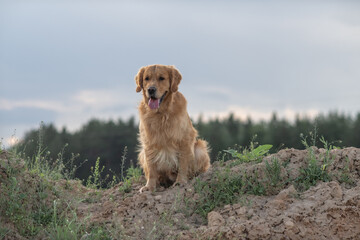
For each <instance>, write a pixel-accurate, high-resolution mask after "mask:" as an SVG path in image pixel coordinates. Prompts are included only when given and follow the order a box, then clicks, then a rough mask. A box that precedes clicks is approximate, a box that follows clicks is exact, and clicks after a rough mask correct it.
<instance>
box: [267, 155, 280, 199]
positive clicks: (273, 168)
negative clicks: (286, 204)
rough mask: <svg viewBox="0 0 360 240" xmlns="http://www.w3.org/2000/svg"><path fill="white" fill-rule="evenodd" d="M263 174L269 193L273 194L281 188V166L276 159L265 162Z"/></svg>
mask: <svg viewBox="0 0 360 240" xmlns="http://www.w3.org/2000/svg"><path fill="white" fill-rule="evenodd" d="M265 174H266V179H267V181H266V182H267V185H268V188H269V190H270V191H272V192H274V191H276V189H277V188H279V187H281V180H282V179H281V165H280V163H279V160H278V159H277V158H272V159H271V162H268V161H265Z"/></svg>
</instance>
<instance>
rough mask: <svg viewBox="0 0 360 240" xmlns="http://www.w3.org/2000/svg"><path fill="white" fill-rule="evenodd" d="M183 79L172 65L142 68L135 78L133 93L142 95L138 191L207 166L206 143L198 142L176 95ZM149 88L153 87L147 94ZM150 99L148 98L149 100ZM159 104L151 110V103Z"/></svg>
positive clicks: (183, 101)
mask: <svg viewBox="0 0 360 240" xmlns="http://www.w3.org/2000/svg"><path fill="white" fill-rule="evenodd" d="M181 79H182V77H181V74H180V73H179V71H178V70H177V69H176V68H175V67H173V66H165V65H151V66H146V67H142V68H141V69H140V70H139V72H138V74H137V75H136V77H135V81H136V85H137V87H136V92H140V91H141V90H142V92H143V100H142V101H141V103H140V104H139V107H138V109H139V115H140V126H139V129H140V134H139V141H140V153H139V163H140V166H141V167H142V168H143V170H144V172H145V177H146V180H147V183H146V185H145V186H144V187H142V188H141V189H140V192H142V191H146V190H150V191H154V190H155V189H156V186H158V185H160V184H168V183H174V182H175V184H177V183H186V182H187V180H188V179H189V178H191V177H193V176H195V175H197V174H199V173H202V172H205V171H207V170H208V168H209V167H210V158H209V154H208V148H207V142H206V141H204V140H200V139H197V136H198V134H197V131H196V130H195V128H194V127H193V125H192V123H191V121H190V118H189V115H188V113H187V110H186V105H187V102H186V99H185V97H184V96H183V95H182V94H181V93H180V92H178V91H177V90H178V85H179V83H180V81H181ZM149 88H155V89H156V92H155V94H154V95H150V93H149ZM150 97H151V99H150ZM152 100H154V101H153V102H156V101H157V102H160V104H159V105H156V104H155V107H157V108H156V109H155V107H150V102H151V101H152Z"/></svg>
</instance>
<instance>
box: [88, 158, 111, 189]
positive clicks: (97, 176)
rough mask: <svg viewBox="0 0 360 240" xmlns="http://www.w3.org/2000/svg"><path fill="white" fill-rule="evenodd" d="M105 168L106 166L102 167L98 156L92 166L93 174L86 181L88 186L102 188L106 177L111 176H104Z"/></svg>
mask: <svg viewBox="0 0 360 240" xmlns="http://www.w3.org/2000/svg"><path fill="white" fill-rule="evenodd" d="M104 170H105V166H102V167H101V168H100V158H99V157H98V158H97V159H96V162H95V166H92V167H91V168H90V171H91V174H90V175H89V177H88V179H87V181H86V186H87V187H89V188H94V189H96V188H101V187H102V186H103V184H104V183H105V181H106V179H107V178H108V177H109V175H107V176H105V178H103V177H102V174H103V172H104Z"/></svg>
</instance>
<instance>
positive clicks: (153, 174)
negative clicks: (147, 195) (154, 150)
mask: <svg viewBox="0 0 360 240" xmlns="http://www.w3.org/2000/svg"><path fill="white" fill-rule="evenodd" d="M146 178H147V179H146V185H145V186H144V187H142V188H141V189H140V192H141V193H142V192H144V191H155V188H156V183H157V179H158V174H157V171H156V166H155V165H154V164H152V163H148V174H147V176H146Z"/></svg>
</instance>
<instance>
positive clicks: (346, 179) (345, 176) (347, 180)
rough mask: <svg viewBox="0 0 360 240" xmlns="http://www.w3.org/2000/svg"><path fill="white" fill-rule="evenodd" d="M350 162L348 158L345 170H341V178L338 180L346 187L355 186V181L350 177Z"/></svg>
mask: <svg viewBox="0 0 360 240" xmlns="http://www.w3.org/2000/svg"><path fill="white" fill-rule="evenodd" d="M349 165H350V160H349V158H348V157H346V164H344V168H343V169H342V170H341V173H340V176H338V180H339V182H340V183H344V184H345V185H346V186H354V185H355V181H354V179H353V178H352V177H351V175H350V167H349Z"/></svg>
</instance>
